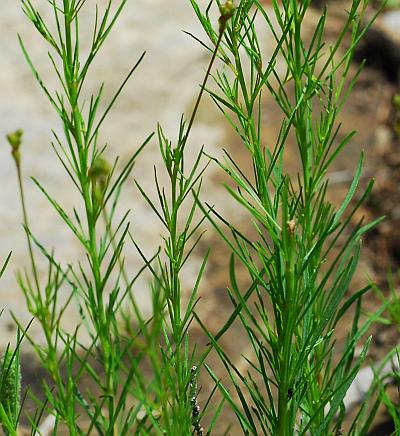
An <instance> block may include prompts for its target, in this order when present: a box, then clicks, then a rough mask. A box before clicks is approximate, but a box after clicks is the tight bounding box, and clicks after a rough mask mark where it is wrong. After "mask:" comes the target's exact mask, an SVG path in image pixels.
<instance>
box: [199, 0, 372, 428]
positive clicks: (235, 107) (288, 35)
mask: <svg viewBox="0 0 400 436" xmlns="http://www.w3.org/2000/svg"><path fill="white" fill-rule="evenodd" d="M192 4H193V7H194V9H195V11H196V13H197V16H198V18H199V20H200V22H201V24H202V26H203V28H204V30H205V32H206V34H207V36H208V38H209V40H210V43H211V47H213V46H215V41H216V37H217V33H216V31H215V30H214V28H213V23H212V21H211V19H210V15H211V14H209V8H207V11H206V12H205V13H203V12H202V11H201V10H200V8H199V6H198V5H197V2H196V1H195V0H192ZM366 6H367V2H366V1H361V0H355V1H353V2H352V4H351V7H350V9H349V10H348V17H347V20H346V22H345V23H344V27H343V29H342V30H341V31H340V32H339V34H338V37H337V39H336V41H334V42H333V44H332V45H331V46H329V47H327V46H326V44H325V41H324V29H325V23H326V20H327V9H324V11H323V12H322V14H321V16H320V18H319V21H318V23H317V25H316V26H315V28H314V30H313V33H312V34H311V36H310V37H309V38H306V37H304V36H303V35H304V18H305V16H306V14H307V11H308V9H309V7H310V1H304V2H297V1H292V0H283V1H282V6H280V5H279V4H278V2H277V1H275V0H274V1H273V2H272V7H273V15H274V17H273V18H274V19H272V17H271V15H270V12H269V11H267V10H266V8H265V7H264V6H263V5H262V4H261V2H259V1H257V0H247V1H240V2H239V4H238V6H237V9H236V12H235V15H234V17H233V18H232V21H231V23H230V24H229V26H228V28H227V31H226V34H225V37H224V39H223V42H222V43H221V47H220V49H219V51H218V54H219V59H220V67H219V68H218V70H217V72H216V73H215V74H214V80H215V84H216V88H210V89H209V94H210V96H211V97H212V99H213V100H214V102H215V104H216V105H217V106H218V107H219V108H220V110H221V111H222V113H223V114H224V116H225V117H226V119H227V120H228V122H229V123H230V124H231V125H232V127H233V129H234V130H235V132H236V133H237V135H238V136H239V138H240V140H241V142H242V143H243V146H244V147H245V148H246V149H247V152H248V155H249V157H250V158H251V161H252V164H253V165H252V166H253V172H252V174H245V173H244V172H243V169H242V166H241V163H240V162H238V161H235V160H234V159H233V157H232V156H231V155H230V154H229V152H228V151H227V152H226V160H217V159H214V160H215V161H216V163H217V164H218V165H219V166H220V167H221V169H222V170H223V171H224V172H226V173H227V174H228V176H229V177H230V179H231V181H232V182H233V184H234V186H235V187H232V186H231V185H229V186H227V190H228V192H229V194H230V195H231V197H232V198H233V199H234V201H236V202H237V203H238V205H240V206H241V207H243V208H244V210H247V212H248V213H249V218H250V219H251V222H252V223H253V225H254V228H255V232H256V234H257V237H256V238H252V237H251V236H247V235H245V234H244V233H243V232H241V231H239V230H238V229H236V228H235V227H234V226H233V225H232V224H231V223H230V220H229V217H221V216H220V214H218V212H215V214H214V215H212V214H211V215H209V216H210V221H211V223H212V225H213V226H214V228H215V229H216V231H217V232H218V233H219V234H220V235H221V237H222V238H223V239H224V240H225V241H226V243H227V245H228V246H229V247H230V249H231V252H232V257H231V262H230V278H231V283H230V287H229V289H228V292H229V297H230V299H231V301H232V303H233V306H234V315H235V316H238V317H239V318H240V321H241V323H242V325H243V328H244V333H245V334H247V337H248V343H249V348H250V349H251V353H250V352H249V354H248V355H244V356H243V359H245V361H246V362H247V367H248V371H247V373H246V374H243V373H241V372H240V371H239V369H238V367H237V363H235V361H234V360H233V359H232V358H231V357H230V356H229V355H228V354H227V353H226V352H225V351H224V350H223V349H222V348H221V347H220V346H219V344H218V340H219V338H220V337H221V335H222V334H223V333H225V332H226V331H228V330H229V328H230V326H231V325H232V322H233V319H234V318H235V316H234V317H231V318H230V319H229V320H228V322H227V323H226V325H224V326H223V327H222V329H221V332H220V333H218V334H217V335H216V336H215V335H212V334H211V333H210V332H209V331H208V329H207V326H206V325H204V324H203V329H204V331H205V332H206V334H208V335H209V338H210V341H211V343H212V346H213V348H215V349H216V350H217V351H218V354H219V356H220V358H221V360H222V362H223V363H224V365H225V367H226V370H227V371H228V374H229V376H230V379H231V382H232V384H233V386H234V390H235V391H236V396H235V395H233V393H232V392H230V391H228V390H227V389H226V388H225V387H221V392H222V394H223V396H224V398H225V400H226V401H227V402H228V403H229V404H230V406H231V407H232V408H233V410H234V411H235V414H236V416H237V419H238V420H239V423H240V426H241V428H242V430H243V432H244V433H245V434H259V432H262V433H263V434H273V435H292V434H304V435H306V434H312V435H326V434H340V432H341V431H342V428H343V425H344V419H345V408H344V404H343V399H344V396H345V394H346V391H347V389H348V388H349V386H350V385H351V383H352V381H353V380H354V378H355V376H356V374H357V371H358V369H359V368H360V367H361V365H362V363H363V361H364V358H365V356H366V353H367V349H368V344H369V341H370V340H367V342H366V343H365V345H364V347H363V350H362V352H361V355H360V356H359V357H358V358H357V359H355V358H354V351H355V346H356V344H357V343H358V342H359V341H360V340H361V338H362V337H363V336H364V335H365V333H366V332H367V331H368V328H369V326H370V325H371V323H372V322H373V320H374V319H376V318H377V317H378V316H379V315H378V314H376V315H374V316H373V317H370V318H369V319H368V320H367V321H366V322H365V323H364V324H363V325H361V326H359V318H360V308H361V299H362V296H363V295H364V294H365V293H366V292H367V291H368V289H369V288H370V287H369V286H367V287H366V288H364V289H361V290H359V291H357V292H355V293H354V294H352V295H350V296H347V295H346V294H347V293H348V289H349V285H350V281H351V279H352V277H353V275H354V272H355V269H356V265H357V262H358V257H359V251H360V243H361V238H362V236H363V235H364V234H365V233H366V232H367V231H368V230H369V229H370V228H371V227H373V226H374V225H376V224H377V223H378V222H379V220H376V221H375V222H372V223H368V224H366V225H364V224H363V223H362V222H360V223H359V224H358V225H357V226H356V227H354V228H351V226H350V225H349V223H350V220H351V217H352V216H353V215H354V213H355V211H356V210H357V209H358V207H359V206H360V204H361V203H362V202H363V200H364V199H365V198H366V196H367V195H368V194H369V192H370V190H371V188H372V182H371V183H370V184H369V185H368V187H367V188H366V190H365V192H364V193H363V194H362V195H361V197H360V198H359V199H357V201H355V202H353V205H350V204H351V200H352V199H353V197H354V195H355V192H356V189H357V186H358V183H359V180H360V175H361V171H362V164H363V156H361V157H360V160H359V162H358V165H357V169H356V174H355V177H354V179H353V182H352V184H351V186H350V188H349V191H348V193H347V195H346V197H345V198H344V200H343V202H342V204H341V205H340V207H338V208H336V207H335V206H334V205H333V204H332V203H330V202H329V201H328V198H327V192H328V188H329V169H330V166H331V164H332V163H333V162H334V161H335V159H336V158H337V156H338V154H339V153H340V152H341V151H342V150H343V149H344V148H345V146H346V144H347V143H348V142H349V141H350V139H351V138H352V137H353V135H354V132H351V133H349V134H347V135H346V136H345V137H344V139H341V140H340V139H338V132H339V129H340V124H339V123H338V121H337V119H338V115H339V113H340V110H341V108H342V106H343V104H344V103H345V101H346V98H347V96H348V94H349V92H350V91H351V89H352V87H353V85H354V83H355V81H356V79H357V76H358V74H359V72H360V70H358V71H356V73H355V74H354V73H352V71H351V61H352V57H353V53H354V49H355V47H356V45H357V43H358V42H359V40H360V38H361V37H362V35H363V34H364V32H365V31H366V30H367V28H368V25H367V26H366V27H364V28H363V27H362V26H361V22H362V19H363V16H364V13H365V10H366ZM263 26H264V27H266V28H267V29H268V30H269V37H270V38H274V40H275V43H276V49H275V51H274V53H273V55H272V57H271V58H269V59H265V56H264V53H263V49H262V48H261V44H260V42H259V35H260V34H261V32H262V27H263ZM263 34H265V31H263ZM345 38H349V42H348V48H346V49H344V50H343V51H341V46H342V42H343V41H344V39H345ZM203 45H206V43H204V42H203ZM282 64H283V68H284V73H283V74H282V73H280V69H279V67H280V68H282ZM352 75H353V77H349V76H352ZM265 94H267V95H268V96H271V97H272V98H273V99H274V100H275V103H276V107H277V108H279V109H280V111H281V114H282V118H283V122H282V125H281V128H280V131H279V135H278V137H277V140H276V143H275V144H272V145H271V144H265V143H264V139H263V130H264V128H265V126H264V124H263V120H264V119H265V116H263V113H264V101H265V100H263V98H264V96H265ZM291 138H293V139H292V140H291ZM290 142H294V146H295V147H294V148H293V147H289V143H290ZM285 153H292V154H293V153H296V155H297V156H298V161H299V172H298V174H296V175H291V174H289V173H288V172H287V170H286V169H285V168H286V167H285V159H284V155H285ZM347 209H349V210H347ZM204 212H205V213H207V210H206V209H204ZM238 263H240V264H241V265H242V266H244V267H245V268H246V270H247V272H248V280H249V281H250V286H249V287H248V288H247V289H241V288H240V287H239V285H238V281H237V273H236V270H237V264H238ZM352 306H355V307H356V309H355V315H354V321H353V326H352V328H351V330H350V332H349V333H348V335H347V339H346V343H345V344H344V350H343V351H342V353H341V356H340V357H339V356H338V355H337V354H336V353H334V350H335V348H334V346H335V330H336V329H337V327H338V325H340V324H339V323H340V321H341V320H342V318H343V316H344V315H345V314H346V313H347V312H348V310H349V309H350V307H352ZM208 371H209V373H210V375H211V377H212V378H213V380H214V381H215V382H217V381H218V380H217V377H216V376H215V375H214V373H213V370H212V368H208ZM357 423H358V422H355V423H354V425H353V426H352V428H351V431H350V432H349V433H347V434H359V433H357V432H358V429H357ZM362 434H364V433H362Z"/></svg>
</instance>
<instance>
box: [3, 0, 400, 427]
mask: <svg viewBox="0 0 400 436" xmlns="http://www.w3.org/2000/svg"><path fill="white" fill-rule="evenodd" d="M43 3H44V4H45V2H43ZM98 3H99V4H100V6H101V4H102V3H105V0H99V1H98ZM349 3H350V2H349V1H341V0H332V1H321V0H318V1H317V0H315V1H313V2H312V5H313V9H312V10H311V11H310V14H309V15H308V17H307V22H306V31H307V28H309V29H310V31H311V30H312V29H313V28H314V26H315V23H316V20H317V19H318V16H319V14H320V11H321V9H320V8H322V7H323V6H324V5H325V4H327V5H328V8H329V14H328V21H327V31H326V38H327V41H328V42H329V39H330V38H331V39H332V38H334V37H335V35H337V32H338V30H339V29H340V25H341V23H342V22H343V19H344V17H345V14H346V7H348V5H349ZM380 6H381V3H380V2H379V1H371V3H370V7H369V14H370V15H372V14H373V13H374V12H375V11H376V10H377V8H379V7H380ZM86 9H87V12H86V15H85V14H83V20H82V22H81V27H82V30H83V32H84V33H85V31H87V32H88V33H87V34H88V35H90V29H92V26H93V11H92V10H91V8H90V7H87V8H86ZM49 13H50V11H49V9H48V8H44V9H43V15H44V16H46V14H47V15H49ZM307 26H308V27H307ZM182 30H185V31H188V32H191V33H193V34H195V35H197V36H199V37H200V38H202V39H203V32H202V30H201V29H200V26H199V24H198V23H197V19H196V16H195V14H194V12H193V10H192V8H191V6H190V4H189V1H179V0H174V1H168V2H167V1H165V0H164V1H163V0H135V1H134V2H129V1H128V2H127V5H126V8H125V11H124V12H123V14H122V15H121V17H120V19H119V22H118V23H117V25H116V26H115V28H114V30H113V32H112V34H111V36H110V38H109V39H108V41H107V42H106V43H105V45H104V47H103V48H102V50H101V52H100V55H99V57H98V59H97V61H96V62H95V64H94V67H93V69H92V72H91V76H90V77H91V80H89V83H88V87H87V92H95V91H96V90H97V89H98V87H99V86H100V85H101V83H102V82H104V83H105V93H104V97H105V98H104V100H103V109H104V107H105V106H106V104H107V101H108V100H109V99H110V98H112V95H113V93H114V92H115V91H116V90H117V89H118V87H119V85H120V83H121V81H122V80H123V79H124V77H125V75H126V74H127V73H128V72H129V70H130V68H131V67H132V65H134V64H135V63H136V61H137V59H138V58H139V56H140V55H141V54H142V52H143V51H146V56H145V58H144V61H143V63H142V64H141V66H140V67H139V69H138V70H137V71H136V72H135V73H134V75H133V77H132V79H131V80H130V81H129V82H128V84H127V86H126V88H125V90H124V92H123V93H122V95H121V96H120V98H119V100H118V101H117V103H116V105H115V107H114V109H113V110H112V112H111V114H110V116H109V118H108V120H107V121H106V122H105V124H104V127H103V131H102V135H101V140H100V144H101V145H103V144H108V149H107V151H106V155H107V156H108V157H109V158H110V160H113V159H115V157H116V156H117V155H118V156H120V164H121V166H122V165H123V163H124V162H126V161H127V159H129V157H130V155H131V154H132V153H133V152H134V151H135V149H136V148H137V147H138V146H139V145H140V144H141V143H142V142H143V141H144V139H145V138H146V137H147V136H148V135H149V134H150V133H151V132H152V131H154V130H155V128H156V124H157V122H160V123H161V125H162V126H163V127H164V129H165V131H166V133H167V134H168V135H169V136H170V137H171V139H175V138H176V135H177V129H178V126H179V119H180V116H181V114H182V113H185V114H186V116H189V114H190V110H191V108H192V107H193V104H194V101H195V98H196V97H197V93H198V91H199V83H200V81H201V79H202V77H203V76H204V72H205V68H206V67H207V65H208V60H209V54H208V52H207V51H206V50H205V49H204V48H202V47H201V46H200V44H198V43H196V42H195V41H194V40H193V39H192V38H190V37H189V36H188V35H187V34H185V33H183V32H182ZM0 32H1V38H0V63H1V68H0V89H1V96H0V143H1V145H0V235H1V244H0V259H5V257H6V256H7V254H8V253H9V252H10V251H12V252H13V254H12V258H11V262H10V265H9V267H8V268H7V271H6V273H5V276H4V277H3V279H2V280H1V281H0V302H1V305H0V306H1V307H0V308H4V309H5V311H4V314H3V315H2V317H1V318H0V348H3V347H4V346H5V344H7V342H8V341H9V340H11V339H12V338H13V337H14V332H15V326H14V323H13V321H12V319H11V317H10V314H9V312H10V311H13V312H14V313H15V314H16V316H17V318H18V319H19V320H20V321H21V323H22V324H27V323H28V322H29V320H30V316H29V314H28V313H27V312H26V308H25V302H24V299H23V296H22V293H21V291H20V290H19V289H18V286H17V284H16V280H15V272H16V270H18V269H21V268H24V266H27V265H28V257H27V250H26V240H25V235H24V231H23V228H22V226H21V221H22V219H21V208H20V203H19V197H18V190H17V183H16V173H15V167H14V163H13V161H12V158H11V156H10V150H9V146H8V144H7V143H6V141H5V135H6V133H8V132H10V131H14V130H16V129H17V128H22V129H23V130H24V132H25V136H24V144H23V149H22V165H23V174H24V181H25V189H26V196H27V202H28V207H29V211H28V212H29V215H30V217H31V225H32V231H33V233H34V234H35V236H36V237H37V238H38V240H40V241H41V242H42V243H43V245H45V246H46V247H47V248H48V249H49V250H50V249H51V248H53V247H54V249H55V252H56V256H57V257H58V258H59V259H63V261H64V262H65V263H68V262H72V261H74V260H75V259H76V258H79V256H81V251H80V247H79V245H78V243H77V242H76V240H75V239H74V237H73V235H72V234H71V233H70V231H69V230H68V229H67V228H66V227H65V226H63V225H61V222H60V220H59V218H58V217H57V215H56V213H55V212H54V210H53V209H52V207H51V206H50V205H49V203H48V201H47V200H46V199H45V198H44V196H43V195H42V194H41V193H40V192H39V191H38V189H37V188H36V187H35V185H34V184H33V182H32V181H31V180H30V177H32V176H33V177H35V178H37V179H38V180H39V181H40V182H41V183H42V184H43V185H44V186H46V187H47V188H48V189H49V192H50V193H51V194H52V195H53V196H54V197H55V198H57V199H59V200H60V201H61V202H62V205H63V206H64V207H65V209H66V210H67V211H71V210H72V207H73V206H75V205H76V203H77V196H76V192H75V191H74V189H73V185H72V183H71V182H70V181H69V180H68V179H67V178H66V176H65V174H64V171H63V169H62V167H61V165H60V164H59V162H58V160H57V157H56V156H55V153H54V152H53V150H52V148H51V141H52V136H51V131H50V129H55V130H56V131H59V130H60V125H59V122H58V120H57V118H56V116H55V113H54V110H53V109H52V107H51V106H50V104H49V102H48V100H47V99H46V98H45V96H44V95H43V93H42V91H41V90H40V88H39V86H38V84H37V82H36V81H35V79H34V78H33V76H32V74H31V72H30V70H29V68H28V66H27V64H26V62H25V60H24V58H23V55H22V52H21V49H20V47H19V44H18V39H17V34H19V35H20V36H21V37H22V39H23V41H24V42H25V45H26V47H27V49H28V51H29V53H30V55H31V57H32V60H33V62H34V63H35V65H36V67H37V69H38V70H39V72H40V74H41V75H42V78H43V79H44V81H45V82H46V83H47V84H48V86H49V88H50V89H55V87H56V86H57V84H56V80H55V77H54V74H53V70H52V66H51V63H50V61H49V59H48V57H47V50H48V47H47V46H46V45H45V43H44V42H43V41H42V39H41V38H40V37H39V36H38V35H37V32H36V30H35V29H34V28H33V26H32V25H31V24H30V23H29V22H28V20H27V19H26V18H25V17H24V15H23V13H22V11H21V8H20V4H19V2H11V1H3V2H1V3H0ZM272 42H273V41H272V39H270V38H265V40H264V46H265V52H266V58H268V53H271V52H272V50H273V49H274V47H273V46H270V44H272ZM84 49H85V47H84V46H83V50H84ZM363 59H366V68H365V69H364V71H363V73H362V74H361V76H360V80H359V81H358V83H357V85H356V86H355V89H354V91H353V94H352V95H351V97H350V99H349V101H348V104H347V105H346V106H345V109H344V111H343V113H342V115H341V122H342V123H343V131H342V134H343V136H344V135H345V134H347V133H348V132H349V131H350V130H353V129H355V130H357V131H358V135H356V136H355V137H354V138H353V140H352V142H351V143H350V144H349V146H348V148H347V149H346V150H345V152H344V153H342V155H341V157H340V158H339V160H338V161H337V162H336V164H335V168H334V169H333V172H332V173H331V174H330V179H331V184H332V191H331V200H332V201H333V202H337V203H338V204H339V203H340V201H341V199H342V198H343V195H344V193H345V190H346V188H347V186H348V184H349V182H350V181H351V178H352V174H353V171H354V167H355V163H356V161H357V159H358V156H359V153H360V151H361V150H362V149H364V150H365V152H366V164H365V169H364V179H363V180H364V182H365V183H366V181H367V180H368V179H369V178H371V177H374V178H375V180H376V185H375V188H374V192H373V194H372V195H371V197H370V199H369V200H368V202H367V203H366V204H365V206H364V207H363V209H362V211H361V212H360V214H359V215H358V216H356V217H355V218H354V223H355V222H356V221H358V220H359V218H360V217H361V215H364V216H365V217H366V220H371V219H373V218H375V217H377V216H380V215H386V217H387V218H386V220H385V222H384V223H383V224H381V225H380V226H379V227H378V228H377V229H375V230H374V231H372V232H371V233H370V234H369V235H367V237H366V238H365V241H364V250H363V256H362V260H361V264H360V266H359V269H358V274H357V277H356V279H355V283H353V286H354V289H358V288H359V287H360V285H362V284H364V285H365V283H366V282H367V277H369V278H371V279H373V280H375V281H376V282H377V284H378V285H379V286H381V287H382V289H383V290H384V291H385V290H386V289H387V272H388V269H389V268H392V270H393V271H394V272H396V271H397V269H398V268H399V266H400V141H399V137H400V136H399V135H400V97H398V98H396V95H397V93H398V92H399V91H400V89H399V75H400V2H399V1H395V0H392V1H389V4H388V7H387V8H386V9H385V10H384V11H383V13H382V14H381V16H380V17H379V18H378V20H377V21H376V23H375V24H374V25H373V27H372V29H371V30H370V31H369V32H368V34H367V35H366V37H365V39H364V41H363V42H362V44H361V45H360V47H359V48H358V50H357V53H356V59H355V62H354V71H355V70H356V68H357V67H358V65H357V62H360V61H361V60H363ZM91 87H92V88H91ZM396 101H397V107H396ZM265 109H266V111H267V112H266V114H267V115H266V125H265V128H266V140H267V141H268V139H271V140H272V138H274V137H275V136H276V134H277V130H278V129H279V126H280V121H281V114H279V113H277V112H276V111H275V109H274V106H273V104H272V103H271V102H270V101H269V100H268V99H266V100H265ZM268 110H270V112H268ZM339 139H340V138H339ZM189 142H190V144H189V147H191V150H192V151H193V152H192V153H189V155H193V156H194V155H195V154H196V153H197V152H198V150H199V149H200V147H201V146H202V145H203V144H204V145H205V147H206V151H207V152H208V153H210V154H212V155H219V154H220V153H221V150H222V148H227V149H229V150H230V151H231V152H232V154H233V155H235V156H236V157H237V158H238V159H243V165H244V166H245V165H246V159H247V157H245V155H246V153H245V151H244V150H243V149H242V144H241V143H240V141H239V140H238V138H237V137H236V136H235V135H234V134H233V132H232V131H231V130H230V128H229V126H228V125H227V123H226V122H225V120H224V119H223V117H222V115H221V114H220V113H219V111H218V110H217V109H216V108H215V106H214V105H213V103H212V102H211V100H210V99H209V98H208V97H205V98H204V100H203V102H202V104H201V108H200V111H199V115H198V118H197V120H196V123H195V127H194V129H193V132H192V135H191V140H190V141H189ZM159 162H160V157H159V150H158V146H157V144H156V141H154V140H153V141H152V142H151V143H150V145H149V146H148V147H147V149H146V150H145V152H144V153H143V154H142V155H141V156H140V158H139V159H138V161H137V165H136V166H135V168H134V170H133V178H135V179H138V180H139V181H140V183H141V185H142V186H143V187H144V188H145V190H146V191H148V192H149V193H150V194H151V193H153V194H154V186H153V178H152V174H153V166H154V165H157V164H158V163H159ZM288 165H289V169H288V170H289V171H296V170H297V162H296V159H292V161H291V160H290V159H289V161H288ZM222 180H223V176H222V175H221V174H220V172H219V170H218V169H217V168H216V166H215V165H210V167H209V168H208V171H207V175H206V177H205V183H204V186H203V197H204V198H206V199H207V200H208V201H210V202H211V203H213V204H216V205H217V206H218V210H219V211H220V212H222V213H223V214H224V215H229V216H231V217H232V219H233V220H234V222H237V223H239V224H240V225H244V226H246V225H248V226H249V223H247V221H246V220H247V217H246V214H245V213H244V212H241V211H240V210H238V209H237V208H236V207H235V208H234V205H232V204H231V203H230V202H229V201H227V199H226V197H225V196H224V191H223V189H222V188H221V181H222ZM123 206H124V207H125V208H126V209H131V221H132V230H133V234H134V235H135V237H136V238H137V239H138V242H139V244H141V245H142V246H143V248H144V250H145V252H146V254H147V255H151V254H152V253H153V252H154V250H155V249H156V247H157V246H158V245H159V244H160V243H161V239H160V235H161V231H162V230H161V226H160V224H159V222H158V221H157V219H156V218H155V217H154V213H153V212H152V211H151V210H150V208H149V207H148V206H147V205H146V204H145V203H144V202H143V200H142V199H141V196H140V194H139V193H138V191H137V189H135V188H134V183H133V182H130V183H128V185H127V188H126V189H125V192H124V194H123ZM210 245H211V246H212V247H213V251H212V253H211V258H210V263H209V267H208V270H207V273H206V276H205V280H204V282H203V285H202V289H201V297H202V300H201V303H200V306H199V307H200V309H199V310H200V311H201V313H202V316H203V318H204V319H205V320H206V322H207V324H208V327H209V328H210V330H211V331H212V330H213V329H215V330H217V328H218V326H219V325H220V323H221V319H222V318H224V314H226V316H228V314H229V313H230V310H231V307H230V304H229V302H228V300H227V297H226V294H225V288H226V286H227V283H228V280H227V274H226V264H227V256H226V250H225V247H224V245H223V244H222V242H221V241H220V240H219V239H218V237H217V236H216V235H215V234H213V233H212V232H207V233H206V235H205V237H204V241H203V242H202V245H201V247H202V248H203V251H202V250H200V252H198V253H196V254H195V258H194V261H193V262H192V264H191V265H192V266H191V267H189V268H188V270H187V271H185V280H186V285H187V286H191V284H192V283H193V280H194V277H195V274H196V271H197V269H196V262H200V261H201V255H202V254H204V252H205V250H206V248H207V247H208V246H210ZM127 264H128V267H129V269H130V270H132V271H135V270H137V269H138V268H139V267H140V265H141V262H140V258H139V257H138V256H137V254H136V253H135V250H134V249H133V248H128V257H127ZM191 268H192V270H191ZM45 270H46V265H45V264H43V272H44V271H45ZM136 293H137V298H138V300H139V301H140V302H141V304H142V307H144V308H146V306H147V305H148V286H147V284H146V280H145V278H144V279H143V281H142V282H141V283H140V284H139V286H138V289H137V291H136ZM377 304H379V299H378V298H377V297H376V296H374V294H371V296H370V297H369V299H368V301H367V302H366V307H365V308H366V310H370V311H373V310H374V308H376V307H377ZM221 317H222V318H221ZM68 320H69V323H71V325H73V324H75V323H77V322H79V318H78V314H77V313H76V312H74V311H73V310H71V313H70V314H69V315H68ZM374 329H375V330H374V342H373V347H372V357H371V358H372V359H376V360H379V359H380V358H382V357H383V355H384V354H385V352H386V351H387V350H388V349H390V348H391V347H392V346H394V345H395V344H396V343H397V342H398V330H397V329H396V328H395V327H393V326H392V327H387V326H383V325H382V326H376V327H374ZM195 330H196V327H195ZM30 333H31V335H34V336H35V337H39V336H40V333H39V330H38V328H37V326H36V325H35V324H33V326H32V327H31V330H30ZM242 345H243V346H244V345H245V341H244V338H243V344H241V340H240V337H239V336H238V337H236V340H235V343H234V344H230V342H229V340H227V343H226V344H225V346H227V347H231V348H235V349H237V350H239V352H242V351H243V349H242V348H241V346H242ZM233 351H234V350H233ZM27 352H28V351H27ZM26 379H27V380H29V375H27V376H26ZM382 419H383V418H382ZM381 434H383V433H381Z"/></svg>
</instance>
